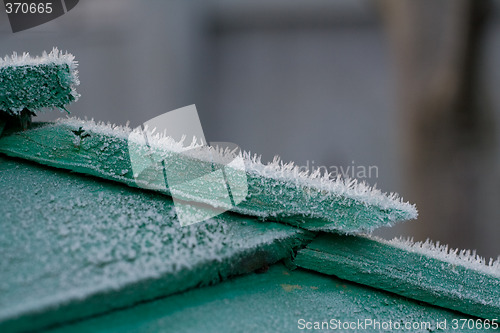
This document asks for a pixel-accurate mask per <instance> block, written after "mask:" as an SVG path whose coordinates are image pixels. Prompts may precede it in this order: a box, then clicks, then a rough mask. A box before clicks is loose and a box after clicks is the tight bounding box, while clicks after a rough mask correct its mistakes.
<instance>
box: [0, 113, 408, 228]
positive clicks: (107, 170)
mask: <svg viewBox="0 0 500 333" xmlns="http://www.w3.org/2000/svg"><path fill="white" fill-rule="evenodd" d="M127 139H128V137H127V132H126V131H124V130H118V129H112V128H106V127H103V126H101V127H99V126H96V125H95V124H91V123H86V122H83V121H80V122H77V121H69V122H66V123H65V122H63V123H55V124H54V123H48V124H38V125H36V126H34V128H32V129H30V130H27V131H16V132H8V131H6V132H5V133H4V136H3V137H2V138H0V152H3V153H5V154H7V155H9V156H14V157H21V158H24V159H28V160H32V161H36V162H38V163H42V164H45V165H50V166H53V167H58V168H64V169H69V170H71V171H76V172H80V173H85V174H89V175H93V176H97V177H101V178H105V179H111V180H114V181H118V182H122V183H125V184H127V185H130V186H140V187H145V188H153V189H156V190H157V191H160V192H163V193H165V194H167V195H169V194H170V192H169V189H168V187H166V188H165V185H166V184H165V180H164V178H163V171H164V170H162V168H163V165H162V164H161V163H159V164H157V165H156V166H152V167H151V168H150V169H148V170H146V172H149V173H146V176H144V175H143V176H142V177H141V179H140V180H136V179H135V178H134V174H133V170H132V166H131V162H130V156H129V151H128V148H129V146H128V140H127ZM143 149H144V150H145V152H144V154H149V155H147V156H150V157H149V158H151V159H153V160H155V161H162V160H169V161H172V160H175V163H176V166H178V169H179V170H184V171H185V172H192V173H194V174H196V173H197V172H198V173H199V170H204V169H206V168H207V166H206V165H205V164H207V163H209V162H205V161H203V160H202V159H193V158H189V157H186V156H184V155H182V154H177V153H175V152H173V151H172V150H168V149H167V150H162V149H161V147H160V148H158V149H156V150H150V148H149V147H146V146H145V147H143ZM145 156H146V155H145ZM151 156H153V157H151ZM172 156H173V157H172ZM248 163H251V162H248ZM226 170H229V171H228V172H229V173H230V168H226ZM236 172H237V171H236ZM285 174H286V172H285ZM159 176H161V177H159ZM246 176H247V181H248V195H247V197H246V199H245V200H244V201H243V202H241V203H240V204H238V205H236V206H235V207H233V208H232V209H231V210H232V211H234V212H237V213H241V214H244V215H251V216H257V217H260V218H262V219H267V220H272V221H280V222H286V223H288V224H292V225H295V226H300V227H301V228H304V229H309V230H314V231H317V230H340V231H343V232H347V233H349V232H356V231H359V230H372V229H374V228H377V227H380V226H387V225H392V224H393V223H395V222H397V221H403V220H407V219H411V218H415V217H416V209H415V208H414V207H413V206H412V205H410V204H407V203H402V202H400V201H399V200H398V199H396V198H389V197H387V196H385V195H383V194H382V193H375V192H373V193H371V192H370V190H368V189H366V190H367V192H366V193H364V192H363V193H359V195H358V194H356V195H354V197H353V196H352V195H347V194H346V189H347V187H349V186H350V185H345V186H344V185H343V184H336V183H331V182H328V181H326V182H324V185H325V186H324V188H321V187H314V186H306V185H303V184H302V183H301V182H299V180H300V177H298V176H297V178H296V179H295V178H293V177H292V178H286V179H282V178H280V175H279V174H275V175H270V176H266V175H263V174H260V173H258V172H256V171H252V170H249V169H248V168H247V175H246ZM292 176H293V174H292ZM318 183H320V182H319V181H318ZM337 185H338V186H337ZM336 186H337V187H336ZM192 192H199V193H200V196H201V197H209V198H211V200H212V201H215V202H226V201H227V200H228V199H227V191H226V189H225V188H224V191H223V192H221V191H220V189H219V188H218V187H217V186H215V185H212V184H210V183H207V184H204V185H203V186H197V188H196V189H193V191H192ZM373 197H375V198H376V200H372V199H373ZM365 199H366V200H372V201H366V200H365Z"/></svg>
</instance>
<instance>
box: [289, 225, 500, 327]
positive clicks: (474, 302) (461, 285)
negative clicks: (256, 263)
mask: <svg viewBox="0 0 500 333" xmlns="http://www.w3.org/2000/svg"><path fill="white" fill-rule="evenodd" d="M294 263H295V264H296V265H298V266H300V267H303V268H307V269H311V270H315V271H318V272H321V273H325V274H330V275H335V276H338V277H340V278H343V279H346V280H349V281H354V282H357V283H361V284H365V285H368V286H372V287H374V288H379V289H383V290H387V291H390V292H393V293H396V294H399V295H403V296H406V297H410V298H413V299H416V300H420V301H424V302H428V303H431V304H435V305H439V306H442V307H444V308H447V309H454V310H457V311H460V312H463V313H467V314H470V315H474V316H478V317H482V318H489V319H497V320H500V277H499V276H498V275H494V274H492V273H489V272H488V267H487V266H485V265H484V264H477V265H472V264H470V265H468V263H467V262H466V261H462V262H461V261H460V260H452V261H445V260H440V259H438V258H433V257H432V254H431V253H422V251H420V252H419V251H415V249H413V250H412V249H411V248H407V249H403V248H400V247H397V246H394V245H391V244H388V243H387V242H382V241H377V240H374V239H369V238H366V237H359V236H341V235H335V234H320V235H318V237H317V238H315V239H314V241H313V242H311V243H309V244H308V245H307V248H305V249H302V250H299V252H298V253H297V257H296V258H295V260H294Z"/></svg>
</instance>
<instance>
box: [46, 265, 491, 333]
mask: <svg viewBox="0 0 500 333" xmlns="http://www.w3.org/2000/svg"><path fill="white" fill-rule="evenodd" d="M300 319H303V320H304V321H301V322H299V320H300ZM460 319H462V320H467V321H468V323H469V324H471V321H472V322H474V323H475V322H476V319H475V318H472V317H469V316H466V315H462V314H459V313H456V312H451V311H447V310H444V309H441V308H438V307H433V306H429V305H427V304H425V303H420V302H416V301H412V300H409V299H407V298H404V297H401V296H397V295H394V294H391V293H387V292H384V291H380V290H376V289H372V288H369V287H365V286H362V285H358V284H356V283H351V282H347V281H345V280H340V279H338V278H335V277H330V276H326V275H322V274H319V273H315V272H311V271H306V270H302V269H297V270H294V271H290V270H288V269H287V268H286V267H285V266H283V265H281V264H277V265H273V266H272V267H270V269H269V271H267V272H266V273H264V274H251V275H247V276H243V277H237V278H234V279H231V280H229V281H226V282H223V283H220V284H218V285H216V286H212V287H206V288H200V289H196V290H191V291H188V292H184V293H181V294H178V295H173V296H170V297H167V298H163V299H160V300H156V301H153V302H148V303H144V304H140V305H137V306H135V307H133V308H129V309H124V310H120V311H115V312H112V313H109V314H106V315H103V316H99V317H96V318H92V319H89V320H85V321H82V322H78V323H74V324H72V325H67V326H62V327H59V328H58V329H55V330H53V331H50V332H51V333H63V332H75V333H78V332H120V333H122V332H177V333H182V332H186V333H187V332H207V333H209V332H231V333H235V332H245V333H246V332H313V331H314V332H319V331H321V332H324V331H328V332H412V333H416V332H425V333H428V332H491V331H493V330H491V329H489V330H486V329H473V330H468V329H456V330H454V329H453V325H454V324H455V323H456V324H458V325H462V322H463V321H462V322H460V321H459V320H460ZM332 320H333V321H332ZM335 320H336V321H335ZM365 320H368V323H369V321H370V320H371V323H372V324H371V325H365V326H361V327H359V328H358V329H353V330H349V329H340V328H342V327H343V326H340V325H346V324H348V325H358V321H361V322H363V323H364V322H365ZM325 321H326V322H327V324H328V325H329V324H332V326H330V327H326V326H324V327H323V328H324V329H323V330H311V329H305V325H308V326H309V325H311V326H310V327H314V325H315V324H314V323H315V322H319V323H320V325H322V323H323V322H325ZM339 321H340V322H339ZM390 322H391V323H392V325H393V327H396V326H397V325H401V329H399V330H397V329H394V330H390V329H387V326H385V325H389V323H390ZM309 323H310V324H309ZM444 323H446V329H445V327H444ZM438 324H439V325H440V327H439V329H438V327H437V325H438ZM334 325H337V326H336V327H337V328H335V326H334ZM377 325H380V326H377ZM382 325H384V326H382ZM404 325H418V326H419V327H417V326H410V329H406V328H405V327H404ZM427 325H428V326H427ZM339 327H340V328H339ZM354 327H358V326H354ZM475 327H477V326H475ZM300 328H304V329H300ZM328 328H329V329H328Z"/></svg>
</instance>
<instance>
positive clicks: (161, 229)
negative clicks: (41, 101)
mask: <svg viewBox="0 0 500 333" xmlns="http://www.w3.org/2000/svg"><path fill="white" fill-rule="evenodd" d="M0 211H1V212H2V216H1V217H0V253H1V259H0V332H7V331H19V330H31V329H37V328H40V327H45V326H48V325H52V324H55V323H61V322H65V321H68V320H74V319H77V318H82V317H88V316H91V315H95V314H98V313H102V312H106V311H110V310H112V309H116V308H119V307H123V306H129V305H132V304H135V303H137V302H141V301H144V300H147V299H153V298H156V297H159V296H164V295H168V294H172V293H176V292H179V291H182V290H186V289H188V288H193V287H199V286H202V285H207V284H211V283H216V282H218V281H220V280H222V279H225V278H227V277H228V276H231V275H234V274H241V273H247V272H250V271H253V270H255V269H258V268H260V267H262V266H266V265H267V264H269V263H273V262H276V261H277V260H280V259H282V258H289V257H290V256H291V255H292V249H293V248H295V247H297V246H300V245H301V244H303V243H304V242H305V241H307V240H309V239H310V234H309V233H308V232H306V231H301V230H299V229H296V228H293V227H289V226H286V225H283V224H278V223H272V222H265V223H264V222H261V221H259V220H256V219H251V218H244V217H241V216H237V215H234V214H224V215H221V216H218V217H217V218H214V219H211V220H208V221H207V222H202V223H198V224H194V225H191V226H187V227H180V225H179V224H178V222H177V221H176V218H175V210H174V207H173V203H172V201H171V200H170V199H169V198H168V197H165V196H164V195H161V194H157V193H154V192H151V191H144V190H138V189H133V188H130V187H127V186H123V185H121V184H116V183H113V182H109V181H103V180H100V179H96V178H93V177H89V176H82V175H78V174H75V173H69V172H65V171H61V170H57V169H51V168H47V167H43V166H40V165H37V164H33V163H30V162H24V161H21V160H17V159H6V158H5V157H1V156H0Z"/></svg>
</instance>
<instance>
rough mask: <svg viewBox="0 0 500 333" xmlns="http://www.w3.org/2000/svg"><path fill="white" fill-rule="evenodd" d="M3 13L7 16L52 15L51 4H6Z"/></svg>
mask: <svg viewBox="0 0 500 333" xmlns="http://www.w3.org/2000/svg"><path fill="white" fill-rule="evenodd" d="M5 11H6V12H7V14H50V13H52V2H46V3H26V2H7V3H6V4H5Z"/></svg>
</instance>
